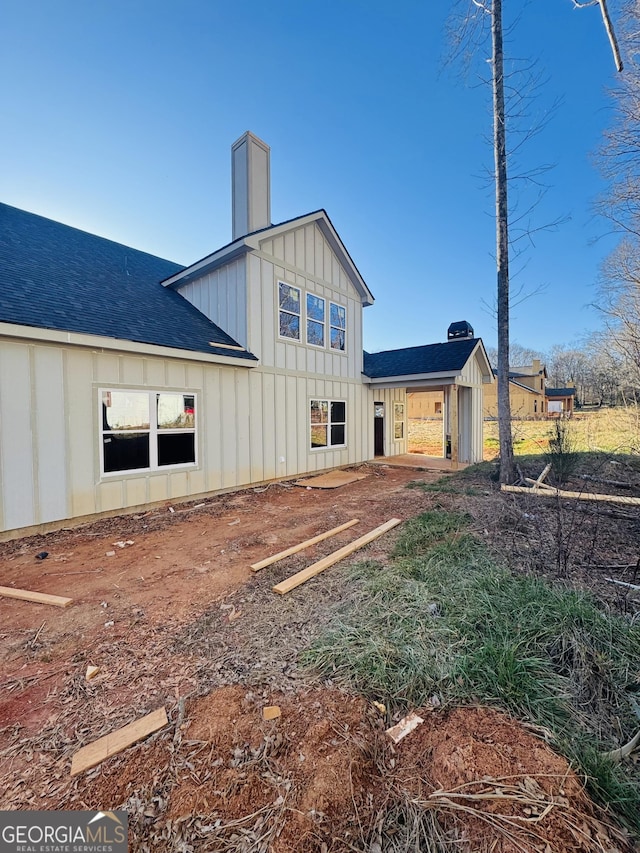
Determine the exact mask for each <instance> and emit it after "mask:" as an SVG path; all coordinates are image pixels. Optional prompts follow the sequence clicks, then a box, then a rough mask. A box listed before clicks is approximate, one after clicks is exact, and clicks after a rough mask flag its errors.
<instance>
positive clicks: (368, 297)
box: [161, 209, 374, 306]
mask: <svg viewBox="0 0 640 853" xmlns="http://www.w3.org/2000/svg"><path fill="white" fill-rule="evenodd" d="M312 222H317V223H318V226H319V228H320V230H321V231H322V233H323V234H324V236H325V238H326V239H327V240H328V242H329V244H330V245H331V248H332V249H333V250H334V252H335V253H336V254H337V255H338V257H339V258H340V259H341V260H342V263H343V265H344V266H345V267H346V269H347V271H348V273H349V278H350V279H351V282H352V284H353V285H354V287H355V288H356V290H357V291H358V292H359V293H360V295H361V297H362V304H363V305H365V306H366V305H372V304H373V301H374V298H373V294H372V293H371V291H370V290H369V288H368V287H367V285H366V284H365V281H364V279H363V278H362V276H361V274H360V271H359V270H358V267H357V266H356V265H355V263H354V261H353V258H352V257H351V255H350V254H349V252H348V250H347V248H346V246H345V245H344V243H343V242H342V240H341V239H340V237H339V235H338V232H337V231H336V229H335V228H334V225H333V223H332V222H331V219H330V218H329V216H328V214H327V212H326V210H324V209H320V210H314V211H312V212H311V213H307V214H304V215H303V216H296V217H294V218H293V219H287V220H285V221H284V222H279V223H277V224H276V225H268V226H267V227H266V228H260V229H258V230H257V231H252V232H251V233H250V234H246V235H245V236H244V237H240V238H239V239H237V240H234V241H232V242H231V243H227V245H226V246H222V247H221V248H220V249H217V250H216V251H215V252H212V253H211V254H210V255H206V256H205V257H204V258H201V259H200V260H199V261H196V262H195V263H193V264H191V265H190V266H188V267H185V268H184V269H183V270H180V271H179V272H177V273H174V275H172V276H169V278H166V279H164V281H162V282H161V284H162V285H163V286H164V287H170V288H174V289H176V290H177V289H179V288H180V287H182V285H184V284H186V283H187V282H189V281H191V280H192V279H194V278H197V277H199V276H201V275H203V274H205V273H207V272H211V271H212V270H214V269H216V268H217V267H218V266H221V265H222V264H225V263H228V262H229V261H231V260H233V259H234V258H236V257H240V256H241V255H244V254H246V253H247V252H249V251H251V250H252V249H253V250H254V251H259V250H260V244H261V243H262V241H263V240H270V239H272V238H273V237H277V236H278V235H279V234H281V233H282V232H284V231H289V230H291V226H292V225H295V226H296V227H303V226H304V225H308V224H310V223H312Z"/></svg>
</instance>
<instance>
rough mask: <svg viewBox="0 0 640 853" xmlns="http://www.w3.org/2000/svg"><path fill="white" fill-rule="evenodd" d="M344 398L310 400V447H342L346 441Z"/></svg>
mask: <svg viewBox="0 0 640 853" xmlns="http://www.w3.org/2000/svg"><path fill="white" fill-rule="evenodd" d="M346 428H347V404H346V403H345V402H344V400H311V449H312V450H319V449H321V448H323V447H344V446H345V445H346V443H347V433H346Z"/></svg>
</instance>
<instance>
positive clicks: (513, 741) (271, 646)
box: [0, 466, 631, 853]
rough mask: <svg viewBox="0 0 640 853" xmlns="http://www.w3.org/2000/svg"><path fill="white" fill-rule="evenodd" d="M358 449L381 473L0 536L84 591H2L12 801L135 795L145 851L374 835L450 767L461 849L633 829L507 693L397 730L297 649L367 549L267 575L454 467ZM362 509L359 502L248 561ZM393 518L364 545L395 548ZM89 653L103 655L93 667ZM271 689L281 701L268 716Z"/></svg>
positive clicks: (1, 777)
mask: <svg viewBox="0 0 640 853" xmlns="http://www.w3.org/2000/svg"><path fill="white" fill-rule="evenodd" d="M359 470H361V471H363V472H366V473H367V474H368V477H367V478H366V479H364V480H360V481H359V482H356V483H352V484H349V485H347V486H344V487H342V488H340V489H336V490H317V491H316V490H308V489H305V488H298V487H294V486H291V485H289V484H280V485H273V486H270V487H269V488H268V489H249V490H245V491H243V492H238V493H235V494H232V495H226V496H219V497H214V498H209V499H207V500H206V501H205V506H204V507H200V508H197V509H196V508H193V507H194V506H195V505H194V504H192V505H191V506H189V505H182V506H180V505H176V506H175V507H173V510H174V511H173V512H172V511H170V508H169V507H168V506H167V507H165V508H164V509H162V510H153V511H150V512H148V513H144V514H138V515H136V516H121V517H117V518H112V519H108V520H102V521H99V522H95V523H93V524H90V525H85V526H83V527H80V528H77V529H71V530H65V531H60V532H56V533H52V534H48V535H47V536H38V537H32V538H31V539H24V540H20V541H16V542H10V543H5V544H3V545H0V559H1V561H2V562H1V564H0V585H4V586H10V585H13V586H16V587H20V588H26V589H31V590H37V591H41V592H48V593H53V594H57V595H65V596H70V597H72V598H73V599H74V602H73V604H72V605H71V606H70V607H68V608H66V609H58V608H54V607H46V606H45V605H40V604H33V603H30V602H25V601H17V600H14V599H3V598H0V662H1V664H2V668H1V674H0V808H2V809H41V808H45V809H52V808H73V809H78V808H92V809H98V808H109V809H112V808H126V809H127V812H128V814H129V826H130V833H129V845H130V850H132V851H141V853H142V851H165V850H166V851H170V850H171V851H174V850H185V851H186V850H193V851H195V850H211V851H218V850H219V851H236V850H237V851H246V853H253V851H256V853H257V852H258V851H261V853H293V851H300V853H311V851H318V853H329V851H347V850H363V851H370V853H371V851H375V850H378V851H380V850H383V849H386V844H387V843H391V841H390V840H391V839H393V838H397V837H398V833H401V832H405V833H407V832H408V831H409V829H408V827H410V824H411V819H412V815H413V816H415V815H416V814H417V813H419V814H420V815H423V816H424V814H427V813H428V812H429V808H430V803H431V801H432V800H431V799H430V798H433V797H434V795H436V796H437V797H440V798H442V797H443V794H442V792H440V793H439V794H438V793H437V791H438V789H440V788H443V789H445V793H446V792H447V791H448V792H449V793H450V792H451V791H452V790H453V789H454V788H457V789H458V793H459V794H460V795H464V796H466V797H467V799H466V800H465V799H464V798H463V797H462V798H459V799H457V800H456V799H455V797H453V796H449V797H448V799H449V800H450V801H451V802H455V803H456V808H454V807H453V806H449V805H447V804H444V805H443V804H442V803H440V806H441V811H442V810H444V813H445V814H446V815H450V819H449V818H448V819H447V821H445V822H444V824H443V826H442V827H441V831H442V832H443V833H445V835H446V839H445V841H446V843H447V844H449V845H453V847H455V849H457V850H460V851H463V853H471V851H473V853H476V851H484V850H493V851H496V853H499V851H503V853H511V851H515V850H519V851H522V850H532V851H533V850H541V851H545V853H551V851H554V853H555V851H557V850H561V851H563V850H567V851H568V850H576V851H577V850H580V851H592V850H593V851H596V850H602V849H605V850H610V851H612V852H613V851H615V850H619V851H625V850H630V849H631V847H630V846H629V844H628V843H627V842H626V841H625V839H624V838H622V836H619V835H617V834H616V833H615V831H614V830H610V829H608V828H607V827H606V826H605V824H604V823H602V822H601V821H599V820H598V818H597V817H596V811H595V808H594V807H593V806H592V805H591V804H590V802H589V801H588V799H587V798H586V796H585V795H584V793H583V792H582V787H581V785H580V783H579V781H578V780H577V779H576V777H575V776H573V775H572V774H571V772H570V771H569V768H568V766H567V764H566V762H565V761H564V760H563V759H560V758H558V757H557V756H556V755H555V754H554V753H553V752H552V751H551V750H550V749H549V747H548V746H546V745H545V744H544V743H543V742H542V741H541V740H539V739H538V738H536V737H534V736H533V735H532V734H531V733H530V732H527V731H525V730H524V729H523V728H522V727H521V726H519V725H517V724H516V723H514V722H513V721H511V720H509V719H508V718H507V717H505V716H504V715H502V714H499V713H498V712H495V711H492V710H489V709H473V708H472V709H463V710H457V711H453V712H451V713H444V712H438V713H436V712H428V711H426V710H425V711H424V712H423V714H422V715H423V716H424V717H425V719H426V722H425V724H424V725H423V726H422V727H420V728H419V729H418V730H417V731H416V732H414V733H412V734H411V735H410V736H409V737H408V738H407V739H406V740H405V741H403V742H401V743H400V744H399V745H398V746H395V747H392V746H391V744H390V743H389V742H388V741H387V740H386V739H385V737H384V734H383V730H384V728H385V726H386V725H388V724H389V723H390V720H388V719H385V718H383V717H382V716H381V715H380V713H379V712H378V711H377V710H376V709H375V708H374V707H373V706H371V705H369V704H368V703H366V702H365V701H364V700H363V699H361V698H358V697H352V696H348V695H346V694H345V693H343V692H341V691H339V690H337V689H336V688H335V687H334V686H332V685H331V684H326V683H325V684H319V683H318V682H317V681H314V680H313V678H312V677H311V676H310V675H309V674H308V673H306V672H304V671H301V670H299V669H298V667H297V655H298V652H299V650H300V649H301V648H304V647H305V645H307V644H308V642H309V641H310V640H311V639H313V637H314V636H316V635H317V634H318V633H319V632H320V631H321V630H322V629H323V626H324V625H326V623H327V621H328V620H329V618H331V616H332V615H333V614H334V613H335V612H336V610H337V609H339V608H340V607H341V606H342V605H343V604H344V602H345V601H346V600H348V598H349V595H350V594H351V590H350V582H349V574H348V571H347V565H348V563H349V560H347V561H345V562H344V563H342V564H338V565H336V566H334V567H332V568H331V569H329V570H327V571H326V572H324V573H323V574H321V575H319V576H318V577H316V578H315V579H314V580H312V581H310V582H309V583H307V584H305V585H304V586H302V587H300V588H299V589H298V590H296V591H294V592H292V593H291V594H289V595H287V596H277V595H275V594H274V593H272V592H271V586H272V585H273V584H274V583H277V582H279V581H280V580H282V579H284V578H285V577H288V576H289V575H290V574H293V573H295V572H296V571H298V570H299V569H301V568H303V567H304V566H305V565H308V564H309V563H311V562H313V561H314V560H317V559H319V558H320V557H322V556H325V555H327V554H329V553H331V552H332V551H334V550H336V549H337V548H339V547H341V546H343V545H345V544H347V543H348V542H350V541H352V540H353V539H355V538H357V537H358V536H361V535H362V534H363V533H365V532H367V531H369V530H371V529H373V528H374V527H376V526H377V525H379V524H381V523H382V522H384V521H387V520H388V519H389V518H391V517H394V516H395V517H399V518H401V519H403V520H404V519H408V518H409V517H412V516H414V515H416V514H417V513H419V512H421V511H424V510H426V509H429V508H430V507H431V506H432V497H431V496H430V495H429V494H425V493H424V492H423V491H422V490H420V489H407V488H406V485H407V483H408V482H410V481H415V480H424V481H427V482H429V481H432V480H435V479H437V478H438V477H440V476H442V472H434V473H431V472H426V471H420V470H416V469H415V468H414V469H402V468H391V467H378V466H362V467H361V468H360V469H359ZM351 518H359V519H360V523H359V524H358V525H357V526H355V527H353V528H352V529H350V530H347V531H345V532H344V533H342V534H340V535H338V536H336V537H335V538H333V539H329V540H326V541H325V542H323V543H320V544H319V545H317V546H314V547H313V548H311V549H309V550H308V551H304V552H301V553H300V554H297V555H294V556H292V557H290V558H288V559H287V560H285V561H284V562H283V563H282V564H276V565H275V566H272V567H269V568H267V569H264V570H263V571H262V572H259V573H256V574H254V573H252V572H251V571H250V568H249V566H250V563H252V562H255V561H257V560H260V559H262V558H264V557H266V556H269V555H270V554H273V553H275V552H277V551H280V550H282V549H284V548H286V547H289V546H291V545H294V544H296V543H298V542H301V541H302V540H304V539H307V538H309V537H311V536H314V535H316V534H317V533H319V532H322V531H324V530H327V529H329V528H331V527H335V526H337V525H339V524H341V523H343V522H345V521H348V520H349V519H351ZM395 535H396V534H395V532H394V531H392V532H391V533H389V534H387V535H385V536H384V537H382V538H381V539H379V540H377V541H376V542H374V543H372V544H371V545H369V546H368V547H367V548H366V549H364V550H363V551H362V552H358V553H357V554H355V555H354V556H353V557H352V558H350V559H351V561H355V560H359V559H367V560H377V561H379V562H380V563H381V570H383V566H384V562H385V560H386V559H387V557H388V553H389V551H390V549H391V548H392V546H393V542H394V540H395ZM119 542H120V543H123V544H124V547H121V546H120V545H118V544H117V543H119ZM41 551H48V553H49V556H48V558H47V559H45V560H43V561H39V560H36V559H35V555H36V554H37V553H39V552H41ZM109 552H115V553H114V554H111V555H109ZM88 664H95V665H96V666H99V667H100V673H99V675H98V676H97V677H96V678H95V679H93V680H92V681H90V682H86V680H85V677H84V673H85V669H86V666H87V665H88ZM267 705H278V706H279V707H280V709H281V716H280V717H278V718H277V719H275V720H273V721H265V720H263V718H262V709H263V707H265V706H267ZM160 706H164V707H165V708H166V709H167V713H168V715H169V719H170V722H169V725H168V726H167V727H165V729H163V730H162V731H160V732H159V733H157V734H156V735H153V736H152V737H151V738H149V739H148V740H147V741H145V742H143V743H141V744H139V745H137V746H134V747H132V748H130V749H128V750H126V751H125V752H123V753H122V754H120V755H117V756H113V757H112V758H110V759H108V760H107V761H105V762H103V763H102V764H101V765H99V766H98V767H96V768H95V769H93V770H90V771H88V772H86V773H84V774H81V775H79V776H77V777H75V778H74V779H71V778H70V776H69V769H70V762H71V756H72V755H73V754H74V753H75V752H76V751H77V750H78V749H79V748H80V747H81V746H82V745H84V744H86V743H90V742H92V741H93V740H96V739H97V738H99V737H101V736H102V735H104V734H106V733H108V732H112V731H114V730H115V729H117V728H119V727H120V726H122V725H125V724H126V723H129V722H131V721H133V720H135V719H138V718H139V717H141V716H143V715H144V714H145V713H148V712H149V711H152V710H153V709H154V708H157V707H160ZM460 786H462V787H460ZM483 786H484V787H483ZM523 786H524V787H523ZM485 789H486V790H485ZM494 789H499V790H502V791H503V793H502V794H496V793H495V790H494ZM512 789H513V790H512ZM514 790H515V792H516V793H515V794H514V793H513V791H514ZM487 792H488V793H489V794H490V796H486V795H487ZM505 792H506V793H505ZM478 795H484V797H485V798H484V799H483V798H482V796H478ZM507 795H509V796H513V797H514V798H515V799H513V800H508V799H506V797H507ZM470 796H472V797H474V798H471V799H470V798H469V797H470ZM498 797H502V799H499V800H498V799H497V798H498ZM532 803H533V804H532ZM460 804H463V805H466V807H467V808H468V810H467V811H466V812H465V811H463V810H462V809H460V808H459V807H458V806H459V805H460ZM549 805H551V807H550V808H549V809H548V811H546V812H545V810H546V809H547V807H548V806H549ZM511 806H513V807H514V808H517V809H518V812H517V814H516V815H515V816H513V815H512V814H511V813H510V812H508V810H507V811H505V807H508V808H511ZM483 809H486V811H487V814H488V815H490V816H489V817H487V816H486V815H485V816H484V817H483V816H482V814H479V812H481V811H482V810H483ZM526 809H529V810H530V811H529V812H527V811H526ZM536 809H537V811H536ZM543 812H545V813H544V814H543ZM563 815H564V816H568V818H570V821H569V823H571V826H574V825H576V826H577V827H578V829H577V830H572V829H571V827H570V826H568V823H567V820H564V817H563ZM530 818H531V819H534V820H529V819H530ZM420 820H421V821H424V817H421V818H420ZM394 821H395V823H394ZM523 821H524V822H523ZM532 832H534V835H532ZM514 837H515V838H516V839H519V842H517V841H514V840H513V839H514ZM518 843H520V845H521V846H518ZM545 845H546V846H545ZM599 845H600V846H599ZM607 845H608V846H607ZM453 847H452V849H453ZM398 849H401V848H398ZM406 849H409V848H408V847H407V848H406ZM416 849H418V848H416Z"/></svg>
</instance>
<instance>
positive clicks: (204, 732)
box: [82, 686, 631, 853]
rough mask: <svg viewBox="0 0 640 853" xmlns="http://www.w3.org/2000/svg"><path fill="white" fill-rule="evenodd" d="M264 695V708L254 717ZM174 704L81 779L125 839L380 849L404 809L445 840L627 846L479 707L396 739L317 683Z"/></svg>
mask: <svg viewBox="0 0 640 853" xmlns="http://www.w3.org/2000/svg"><path fill="white" fill-rule="evenodd" d="M267 705H278V706H279V707H280V711H281V715H280V717H278V718H276V719H275V720H264V719H263V713H262V712H263V708H264V707H265V706H267ZM182 712H183V716H182V717H181V718H179V719H178V725H177V727H175V729H174V730H173V731H172V730H169V731H165V732H164V733H162V734H161V735H159V736H158V737H157V738H156V739H155V740H152V741H150V742H148V743H147V744H143V745H142V746H140V747H138V748H136V749H133V750H130V751H129V752H128V753H126V755H124V756H121V757H119V758H116V759H113V760H112V761H111V762H109V763H107V764H105V767H104V769H103V770H101V771H100V773H99V774H98V775H97V776H96V777H94V778H93V779H92V780H90V781H87V782H86V783H85V785H84V786H83V790H82V802H83V804H84V805H85V807H91V808H99V807H101V806H103V805H104V804H105V803H107V804H109V805H110V806H114V805H115V804H116V803H118V804H119V805H124V807H125V808H127V810H128V811H129V821H130V828H131V829H130V832H131V839H130V849H131V850H154V851H155V850H157V851H162V850H170V849H171V850H176V849H185V850H186V849H191V850H197V849H206V850H220V851H223V850H229V851H231V850H233V851H236V850H237V851H248V852H249V851H251V852H252V853H253V851H256V853H257V851H270V853H293V851H300V853H311V851H325V853H326V851H345V850H372V849H378V848H376V846H375V845H376V844H379V845H380V848H379V849H386V847H387V845H388V844H389V842H390V839H391V837H392V836H394V835H395V839H394V842H393V843H394V844H395V843H397V841H398V833H402V831H403V830H402V823H403V819H402V815H403V813H407V814H408V813H409V812H410V811H412V810H413V812H414V813H415V811H416V809H417V810H419V811H421V812H423V813H427V812H429V811H431V812H432V813H435V814H436V815H437V821H438V826H439V831H440V832H441V833H442V839H443V840H446V841H447V842H448V843H455V846H456V849H458V850H460V851H473V853H478V851H484V850H492V851H496V853H498V851H499V853H512V852H513V853H515V851H519V853H522V851H529V850H531V851H534V850H540V851H548V853H550V851H573V850H575V851H585V853H586V851H596V850H597V851H602V850H606V851H616V850H617V851H624V850H630V849H631V847H630V845H628V844H627V843H626V842H625V840H624V838H623V837H622V836H620V834H619V833H617V832H615V831H614V830H612V829H611V828H610V827H608V826H607V825H606V824H605V823H604V822H603V821H602V817H601V816H600V818H599V817H598V815H599V812H598V811H597V809H596V807H595V806H593V804H592V803H591V802H590V800H589V799H588V797H587V796H586V794H585V793H584V791H583V786H582V784H581V782H580V780H579V779H578V778H577V777H576V776H575V774H574V773H573V772H572V771H571V770H570V768H569V766H568V765H567V762H566V761H565V760H564V759H563V758H560V757H559V756H557V755H556V754H555V753H554V752H553V751H552V750H551V749H550V748H549V747H548V746H547V745H546V744H545V743H544V742H543V741H542V740H540V739H538V738H537V737H535V736H534V735H533V734H531V733H529V732H528V731H526V730H525V729H523V727H522V726H520V725H519V724H518V723H516V722H515V721H513V720H511V719H510V718H509V717H507V716H506V715H504V714H502V713H500V712H498V711H495V710H492V709H488V708H463V709H457V710H454V711H451V712H449V713H436V712H428V711H425V712H424V713H423V714H422V716H423V717H424V718H425V723H424V724H423V725H422V726H420V727H419V728H418V729H417V730H416V731H414V732H412V733H411V734H410V735H409V736H408V737H407V738H405V739H404V740H403V741H401V742H400V744H398V745H397V746H392V745H391V743H390V742H389V741H388V740H387V739H385V737H384V734H383V728H384V725H383V719H382V717H381V716H380V714H379V713H378V712H377V711H376V710H375V709H374V708H372V707H371V706H369V705H368V704H367V703H366V702H365V701H364V700H362V699H357V698H353V697H350V696H347V695H345V694H344V693H342V692H340V691H338V690H333V689H314V690H309V691H307V692H305V693H302V694H298V695H294V696H292V695H290V694H287V695H279V694H273V693H269V694H267V693H266V692H253V691H247V690H246V689H245V688H241V687H238V686H231V687H223V688H220V689H218V690H215V691H213V692H212V693H210V694H209V695H207V696H205V697H201V698H198V699H194V700H192V701H191V702H190V703H188V704H187V705H186V706H185V707H183V709H182ZM389 812H393V813H394V815H395V816H396V820H397V821H398V825H396V826H390V825H389V823H388V822H387V823H385V819H384V817H383V815H384V814H385V813H389ZM398 816H400V819H398ZM408 822H409V819H408V818H407V820H406V822H405V823H408ZM180 845H182V846H180ZM393 849H404V847H394V848H393Z"/></svg>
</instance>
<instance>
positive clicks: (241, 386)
mask: <svg viewBox="0 0 640 853" xmlns="http://www.w3.org/2000/svg"><path fill="white" fill-rule="evenodd" d="M235 380H236V453H237V466H236V482H237V483H238V484H241V483H242V484H243V483H250V482H251V436H250V428H249V413H250V402H249V374H248V372H247V371H246V370H236V371H235Z"/></svg>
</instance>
